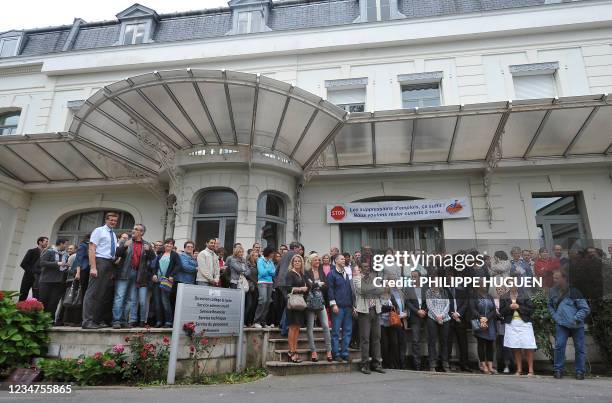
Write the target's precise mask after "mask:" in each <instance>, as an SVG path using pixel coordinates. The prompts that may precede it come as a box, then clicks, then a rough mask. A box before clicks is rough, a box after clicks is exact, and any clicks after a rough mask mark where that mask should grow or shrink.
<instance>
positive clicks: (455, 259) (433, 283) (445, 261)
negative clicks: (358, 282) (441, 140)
mask: <svg viewBox="0 0 612 403" xmlns="http://www.w3.org/2000/svg"><path fill="white" fill-rule="evenodd" d="M486 256H487V255H486V253H485V254H471V253H465V254H463V253H457V254H448V253H447V254H429V253H420V254H414V253H408V252H407V251H404V252H400V251H397V252H395V254H388V255H374V256H373V257H372V269H373V270H374V271H376V272H380V271H383V270H384V269H385V268H392V267H402V266H409V267H410V271H411V272H413V271H418V270H419V267H451V268H453V269H455V271H457V272H462V271H464V270H465V269H468V268H474V267H481V266H483V265H484V264H485V259H486ZM516 274H517V276H516V277H507V276H499V277H490V278H486V277H480V276H471V277H470V276H452V277H447V276H431V277H426V276H423V277H421V276H419V278H418V280H417V279H415V278H413V277H412V276H411V277H399V278H395V279H383V278H381V277H376V278H374V280H373V284H374V286H375V287H385V288H386V287H391V288H395V287H397V288H404V287H443V288H448V287H467V286H472V287H494V288H501V287H506V288H511V287H520V288H522V287H527V288H529V287H542V278H541V277H527V276H525V272H524V269H522V268H518V269H517V271H516Z"/></svg>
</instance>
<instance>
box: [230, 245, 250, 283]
mask: <svg viewBox="0 0 612 403" xmlns="http://www.w3.org/2000/svg"><path fill="white" fill-rule="evenodd" d="M229 269H230V273H231V274H230V276H231V277H230V288H239V285H242V286H243V287H245V288H246V283H247V280H246V277H248V276H249V275H250V274H251V270H250V269H249V266H248V265H247V260H246V259H245V257H244V248H243V247H242V246H241V245H236V247H235V248H234V253H233V254H232V258H231V260H230V262H229ZM241 276H244V279H243V280H241ZM241 282H242V284H240V283H241ZM243 291H245V292H247V291H248V288H247V289H244V288H243Z"/></svg>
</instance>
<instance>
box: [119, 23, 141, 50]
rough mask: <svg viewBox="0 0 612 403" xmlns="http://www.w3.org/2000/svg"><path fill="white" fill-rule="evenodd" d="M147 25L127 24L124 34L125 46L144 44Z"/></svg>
mask: <svg viewBox="0 0 612 403" xmlns="http://www.w3.org/2000/svg"><path fill="white" fill-rule="evenodd" d="M146 29H147V24H146V23H144V22H140V23H136V24H125V32H124V34H123V42H122V43H123V44H124V45H136V44H138V43H144V41H145V40H144V39H145V32H146Z"/></svg>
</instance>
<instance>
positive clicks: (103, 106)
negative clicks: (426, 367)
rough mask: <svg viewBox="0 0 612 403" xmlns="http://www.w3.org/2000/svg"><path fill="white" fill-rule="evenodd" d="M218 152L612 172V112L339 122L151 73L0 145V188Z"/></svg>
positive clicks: (289, 95)
mask: <svg viewBox="0 0 612 403" xmlns="http://www.w3.org/2000/svg"><path fill="white" fill-rule="evenodd" d="M218 146H222V147H224V150H225V148H228V149H229V148H231V147H233V149H232V150H230V151H231V152H232V153H234V154H232V157H231V158H232V161H233V162H236V161H240V159H239V156H240V155H243V154H245V153H246V154H248V153H252V154H251V155H249V157H248V159H245V161H246V160H248V161H249V163H251V162H253V161H254V163H262V162H261V161H262V160H261V158H259V159H257V158H251V157H252V155H254V154H253V150H257V151H258V153H259V154H258V155H262V154H263V155H265V156H266V157H267V158H268V159H270V158H273V159H274V160H275V161H277V163H280V162H278V161H281V162H282V163H285V162H286V163H289V164H291V165H292V167H293V170H292V172H293V173H295V174H298V175H299V174H300V172H305V171H308V170H313V171H319V172H325V173H326V174H333V173H334V172H335V171H339V170H343V169H345V168H351V167H352V168H367V167H379V166H381V167H385V166H389V167H390V166H400V167H404V166H405V167H411V166H417V165H427V164H447V165H448V166H449V167H450V166H451V165H452V166H457V165H461V164H462V163H469V164H471V165H470V166H472V167H474V166H480V167H484V166H485V161H488V160H489V159H490V158H491V157H492V156H493V155H494V154H495V157H496V158H497V159H498V160H501V161H504V160H508V161H519V162H520V161H523V160H529V159H540V158H552V159H556V160H559V161H569V160H571V159H572V158H569V157H575V156H593V155H594V156H599V157H600V159H601V158H603V159H604V160H605V161H607V160H608V158H610V161H612V155H610V154H611V153H612V105H610V104H609V103H608V98H607V96H606V95H588V96H580V97H566V98H558V99H557V98H555V99H536V100H525V101H516V102H493V103H484V104H473V105H461V106H442V107H432V108H424V109H402V110H393V111H377V112H374V113H353V114H351V115H350V116H348V115H347V114H346V112H345V111H344V110H342V109H340V108H338V107H336V106H335V105H333V104H331V103H329V102H327V101H325V100H323V99H321V98H320V97H318V96H316V95H314V94H311V93H309V92H307V91H304V90H301V89H299V88H297V87H294V86H291V85H290V84H287V83H284V82H281V81H277V80H273V79H270V78H267V77H264V76H260V75H255V74H247V73H237V72H230V71H218V70H191V69H187V70H172V71H160V72H152V73H147V74H143V75H139V76H135V77H131V78H127V79H125V80H122V81H119V82H116V83H113V84H110V85H107V86H106V87H104V88H102V89H101V90H99V91H98V92H97V93H95V94H94V95H93V96H91V97H90V98H89V99H88V100H86V101H85V103H84V105H83V106H82V107H81V108H80V110H79V111H78V112H77V113H76V115H75V117H74V120H73V122H72V124H71V126H70V129H69V131H68V132H65V133H55V134H31V135H25V136H23V135H18V136H15V135H11V136H0V176H4V177H8V178H10V179H11V180H12V181H14V183H17V184H19V183H21V184H39V183H41V184H44V183H52V182H70V181H85V180H88V181H96V180H103V181H106V180H109V179H113V180H114V179H118V178H128V179H129V178H132V179H134V178H135V177H136V178H146V177H149V178H156V177H157V176H158V175H159V174H160V173H162V172H163V171H164V170H165V169H167V166H168V161H167V160H168V156H169V155H171V156H173V157H175V156H180V157H186V158H191V159H192V160H193V159H194V158H201V159H202V161H204V160H205V158H206V156H207V155H208V154H207V152H205V151H206V150H204V149H203V148H206V147H209V148H210V147H218ZM224 158H226V157H225V156H224ZM227 158H228V159H229V157H227ZM174 161H175V162H176V161H179V160H178V159H175V160H174ZM478 164H481V165H478ZM466 165H467V164H466ZM444 166H446V165H442V169H444ZM407 169H409V168H407ZM415 169H416V168H415Z"/></svg>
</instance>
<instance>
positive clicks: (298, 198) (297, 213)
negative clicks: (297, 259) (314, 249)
mask: <svg viewBox="0 0 612 403" xmlns="http://www.w3.org/2000/svg"><path fill="white" fill-rule="evenodd" d="M303 190H304V180H303V179H301V180H300V181H299V182H298V183H297V185H296V186H295V208H294V209H293V238H294V239H295V240H296V241H298V242H299V241H300V238H301V236H302V223H301V220H302V191H303Z"/></svg>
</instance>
